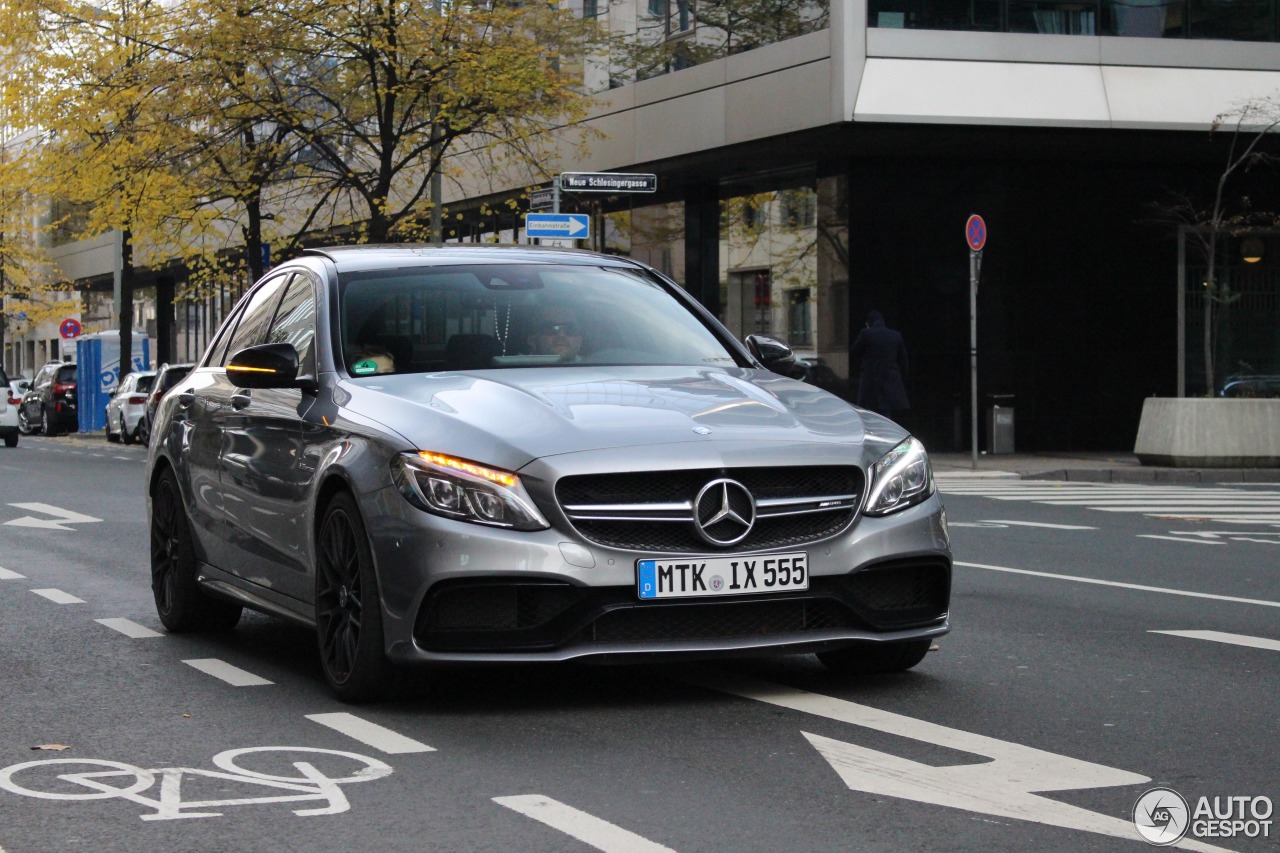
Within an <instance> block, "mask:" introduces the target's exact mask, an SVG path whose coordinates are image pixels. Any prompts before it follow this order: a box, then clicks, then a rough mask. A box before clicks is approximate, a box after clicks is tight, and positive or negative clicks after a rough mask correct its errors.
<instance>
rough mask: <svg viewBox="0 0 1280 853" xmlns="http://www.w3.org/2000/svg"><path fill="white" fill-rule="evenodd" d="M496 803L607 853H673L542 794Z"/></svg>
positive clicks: (497, 800)
mask: <svg viewBox="0 0 1280 853" xmlns="http://www.w3.org/2000/svg"><path fill="white" fill-rule="evenodd" d="M493 801H494V802H495V803H497V804H498V805H500V806H506V807H507V808H509V809H511V810H512V811H517V812H519V813H520V814H522V815H524V816H525V817H531V818H533V819H534V820H536V821H538V822H540V823H545V824H546V825H547V826H549V827H551V828H552V829H558V830H560V831H561V832H563V833H564V834H565V835H569V836H572V837H574V838H576V839H578V840H579V841H581V842H583V843H584V844H590V845H591V846H592V847H594V848H596V849H597V850H604V851H606V853H674V851H672V849H671V848H670V847H663V846H662V845H661V844H655V843H654V842H652V841H650V840H649V839H647V838H645V837H643V836H640V835H636V834H635V833H634V832H630V831H628V830H625V829H623V828H622V827H620V826H614V825H613V824H611V823H609V822H608V821H604V820H601V819H600V818H598V817H595V816H594V815H589V814H587V813H586V812H584V811H579V810H578V809H575V808H573V807H572V806H566V805H565V804H564V803H561V802H559V801H557V800H553V799H551V798H550V797H544V796H542V795H541V794H526V795H523V796H518V797H494V798H493Z"/></svg>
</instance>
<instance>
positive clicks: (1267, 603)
mask: <svg viewBox="0 0 1280 853" xmlns="http://www.w3.org/2000/svg"><path fill="white" fill-rule="evenodd" d="M955 565H957V566H965V567H967V568H970V569H986V570H987V571H990V572H1008V573H1009V574H1013V575H1030V576H1031V577H1036V578H1049V579H1051V580H1058V581H1075V582H1077V583H1091V584H1097V585H1098V586H1114V587H1118V588H1119V589H1133V590H1137V591H1138V592H1162V593H1164V594H1165V595H1184V596H1187V597H1188V598H1207V599H1209V600H1211V601H1229V602H1231V603H1233V604H1257V605H1261V606H1262V607H1280V601H1265V600H1263V599H1259V598H1237V597H1236V596H1234V595H1214V594H1213V593H1210V592H1191V591H1189V590H1185V589H1167V588H1165V587H1160V586H1143V585H1142V584H1137V583H1120V582H1119V581H1104V580H1098V579H1097V578H1081V577H1076V576H1075V575H1055V574H1053V573H1051V572H1033V571H1031V570H1030V569H1011V568H1008V567H1007V566H986V565H983V564H982V563H961V562H959V561H956V563H955Z"/></svg>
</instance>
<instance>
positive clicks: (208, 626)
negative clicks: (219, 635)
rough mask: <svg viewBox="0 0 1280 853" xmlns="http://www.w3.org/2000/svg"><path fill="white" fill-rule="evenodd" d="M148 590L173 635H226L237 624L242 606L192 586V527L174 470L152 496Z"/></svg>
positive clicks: (161, 481)
mask: <svg viewBox="0 0 1280 853" xmlns="http://www.w3.org/2000/svg"><path fill="white" fill-rule="evenodd" d="M151 592H152V595H153V596H154V597H155V602H156V613H157V614H159V616H160V621H161V623H163V624H164V627H165V628H167V629H168V630H169V631H171V632H172V633H175V634H180V633H183V632H186V631H227V630H230V629H231V628H234V627H235V626H236V623H237V622H239V621H240V613H241V610H242V608H241V607H240V605H238V604H232V603H230V602H227V601H220V600H218V599H215V598H211V597H209V596H207V595H205V594H204V592H203V591H201V589H200V587H199V585H198V584H197V583H196V556H195V547H194V545H193V544H192V541H191V526H190V525H189V524H188V523H187V511H186V508H185V507H184V506H183V504H182V493H181V492H180V491H179V489H178V479H177V477H175V476H174V473H173V470H172V469H166V470H165V472H164V473H163V474H161V475H160V481H159V482H158V483H156V489H155V492H154V493H153V494H152V496H151Z"/></svg>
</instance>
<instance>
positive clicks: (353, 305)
mask: <svg viewBox="0 0 1280 853" xmlns="http://www.w3.org/2000/svg"><path fill="white" fill-rule="evenodd" d="M342 285H343V286H342V297H341V298H342V306H341V329H342V353H343V359H344V360H345V362H346V366H347V370H348V371H349V372H350V373H351V374H352V375H353V376H368V375H372V374H381V373H422V372H430V371H439V370H481V369H486V368H510V367H520V368H537V367H547V366H564V365H601V364H610V365H633V364H693V365H708V366H724V367H732V366H734V365H735V364H736V363H737V362H736V361H735V359H734V357H733V354H732V353H731V352H730V351H729V350H728V349H727V348H726V347H725V345H724V344H723V343H722V342H721V341H720V340H719V339H718V338H717V337H716V336H715V335H714V334H713V333H712V331H711V329H709V328H708V327H707V326H705V325H703V323H702V322H701V320H700V319H699V318H698V317H697V316H696V315H694V314H693V313H692V312H690V311H689V310H688V309H687V308H686V307H685V306H684V305H682V304H681V303H680V302H679V301H678V300H677V299H675V298H674V297H673V296H672V295H671V294H670V293H668V292H667V291H666V290H665V289H664V287H663V285H662V284H661V283H660V282H658V281H657V280H655V279H653V278H651V277H650V276H648V275H647V274H645V273H644V272H642V271H640V270H628V269H618V268H602V267H588V266H569V265H565V266H557V265H550V264H547V265H543V264H523V265H517V264H491V265H473V266H451V267H429V268H420V269H414V270H404V269H400V270H391V271H379V272H357V273H349V274H347V275H345V276H344V277H343V279H342Z"/></svg>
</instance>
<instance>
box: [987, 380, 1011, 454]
mask: <svg viewBox="0 0 1280 853" xmlns="http://www.w3.org/2000/svg"><path fill="white" fill-rule="evenodd" d="M986 409H987V453H1013V395H1012V394H988V395H987V406H986Z"/></svg>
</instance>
